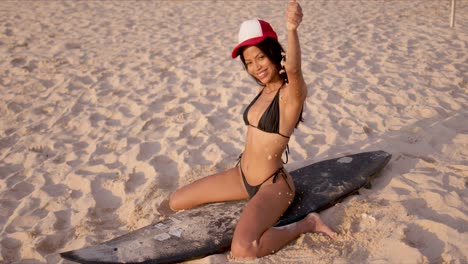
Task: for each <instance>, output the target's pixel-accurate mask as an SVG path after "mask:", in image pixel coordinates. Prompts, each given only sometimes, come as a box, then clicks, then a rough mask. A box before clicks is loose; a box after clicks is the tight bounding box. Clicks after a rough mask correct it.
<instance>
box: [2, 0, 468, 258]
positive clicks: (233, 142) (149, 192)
mask: <svg viewBox="0 0 468 264" xmlns="http://www.w3.org/2000/svg"><path fill="white" fill-rule="evenodd" d="M301 3H302V7H303V10H304V14H305V16H304V20H303V24H302V25H301V26H300V38H301V44H302V54H303V65H302V67H303V72H304V77H305V80H306V82H307V84H308V89H309V95H308V98H307V102H306V107H305V113H304V117H305V120H306V122H305V123H303V124H301V125H300V126H299V128H298V129H297V130H296V131H295V134H294V135H293V137H292V138H291V141H290V147H291V155H290V162H289V164H288V165H287V166H286V167H287V169H290V170H292V169H296V168H299V167H301V166H303V165H306V164H309V163H312V162H316V161H319V160H323V159H327V158H333V157H337V156H340V155H345V154H351V153H357V152H363V151H370V150H379V149H381V150H385V151H387V152H390V153H391V154H392V155H393V158H392V160H391V161H390V163H389V165H388V166H387V167H386V168H385V170H384V171H383V172H382V173H381V174H380V176H379V177H378V178H376V179H375V180H374V182H373V188H372V189H370V190H363V191H362V192H361V194H360V195H359V196H353V197H351V198H348V199H346V200H344V201H342V202H341V203H339V204H337V205H336V206H334V207H332V208H330V209H328V210H326V211H324V212H322V214H321V215H322V217H323V219H324V221H325V222H326V223H327V224H329V225H330V226H331V228H333V229H334V230H335V231H337V233H338V234H339V236H338V238H337V240H336V241H333V242H331V241H329V240H328V239H325V238H324V237H323V236H320V235H317V234H305V235H302V236H301V237H300V238H299V239H297V240H295V241H293V242H291V243H290V244H288V245H287V246H286V247H285V248H284V249H282V250H281V251H279V252H277V253H276V254H274V255H271V256H267V257H264V258H261V259H259V260H257V261H255V263H468V253H467V252H468V250H467V249H468V235H467V231H468V216H467V208H468V207H467V203H468V196H467V195H468V191H467V179H468V161H467V157H468V122H467V120H468V108H467V107H468V52H467V51H468V20H467V18H468V17H467V16H466V14H468V1H457V13H456V22H455V27H454V28H450V26H449V21H450V1H318V0H317V1H301ZM285 5H286V1H249V4H246V2H245V1H225V2H223V1H188V0H187V1H1V2H0V54H1V57H0V208H1V210H0V246H1V254H0V262H1V263H69V262H67V261H64V260H62V259H61V258H60V256H59V255H58V254H59V252H63V251H66V250H71V249H76V248H80V247H82V246H86V245H92V244H95V243H99V242H102V241H105V240H108V239H111V238H113V237H115V236H117V235H122V234H124V233H126V232H128V231H131V230H135V229H137V228H139V227H142V226H145V225H147V224H150V223H152V222H154V221H155V220H157V219H158V218H159V214H158V212H157V208H158V206H159V204H160V203H161V201H162V200H163V199H165V198H166V197H167V196H168V195H169V194H170V193H171V192H172V191H174V190H175V189H176V188H178V187H179V186H182V185H184V184H187V183H189V182H191V181H193V180H194V179H197V178H199V177H203V176H204V175H207V174H209V173H213V172H216V171H220V170H223V169H225V168H228V167H231V166H233V165H234V164H235V160H236V157H237V155H238V154H239V153H240V152H241V151H242V149H243V144H244V136H245V131H246V128H245V125H244V124H243V122H242V117H241V113H242V110H243V109H244V107H246V105H247V104H248V103H249V102H250V100H251V99H252V98H253V97H254V96H255V94H256V91H257V85H256V84H255V83H254V82H253V81H252V80H251V79H250V78H249V76H248V75H247V74H246V73H245V71H244V70H243V67H242V65H241V63H240V61H239V60H232V59H231V58H230V52H231V49H232V47H233V46H234V45H235V44H236V41H237V40H236V38H237V30H238V26H239V25H240V23H241V22H242V21H243V20H246V19H250V18H254V17H259V18H262V19H265V20H267V21H269V22H270V23H271V24H272V25H273V27H274V28H275V29H276V31H277V32H278V34H279V36H280V41H281V42H283V43H284V45H285V32H286V29H285V25H284V10H285ZM228 261H231V262H232V260H231V259H230V258H229V253H228V252H227V253H225V254H217V255H213V256H209V257H206V258H204V259H201V260H197V261H194V262H193V263H225V262H228Z"/></svg>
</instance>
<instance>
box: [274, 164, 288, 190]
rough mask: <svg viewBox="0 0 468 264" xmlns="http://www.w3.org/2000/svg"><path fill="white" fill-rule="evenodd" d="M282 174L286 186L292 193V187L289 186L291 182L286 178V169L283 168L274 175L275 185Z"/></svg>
mask: <svg viewBox="0 0 468 264" xmlns="http://www.w3.org/2000/svg"><path fill="white" fill-rule="evenodd" d="M279 174H281V176H282V177H283V179H284V181H285V182H286V184H287V185H288V188H289V190H290V191H291V192H292V191H293V190H292V188H291V186H290V185H289V182H288V177H287V176H286V172H285V171H284V167H281V168H279V169H278V170H277V171H276V172H275V174H273V175H274V177H273V183H276V180H277V179H278V175H279Z"/></svg>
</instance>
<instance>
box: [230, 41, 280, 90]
mask: <svg viewBox="0 0 468 264" xmlns="http://www.w3.org/2000/svg"><path fill="white" fill-rule="evenodd" d="M255 46H256V47H257V48H259V49H260V50H261V51H262V52H263V53H264V54H265V55H266V56H267V57H268V59H270V60H271V61H272V62H273V64H275V65H276V69H277V70H278V73H279V75H280V78H281V79H283V82H284V83H287V82H288V75H287V74H286V70H285V69H284V66H283V65H282V63H281V62H282V61H283V60H284V61H285V60H286V56H285V55H286V53H285V52H284V49H283V47H282V46H281V44H280V43H279V42H278V41H277V40H276V39H274V38H266V39H265V40H263V41H262V42H260V43H258V44H257V45H255ZM245 48H246V47H242V48H241V49H240V50H239V55H240V59H241V61H242V63H243V64H244V68H245V70H247V65H246V64H245V58H244V49H245ZM283 63H284V62H283ZM250 76H252V78H254V79H255V81H256V82H257V83H258V84H259V85H261V86H265V84H263V83H262V82H261V81H260V80H259V79H257V78H255V76H253V75H250Z"/></svg>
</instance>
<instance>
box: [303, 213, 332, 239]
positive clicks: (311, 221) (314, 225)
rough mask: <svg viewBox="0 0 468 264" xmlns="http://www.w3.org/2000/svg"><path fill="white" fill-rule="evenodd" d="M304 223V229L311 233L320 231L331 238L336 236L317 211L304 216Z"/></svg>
mask: <svg viewBox="0 0 468 264" xmlns="http://www.w3.org/2000/svg"><path fill="white" fill-rule="evenodd" d="M304 222H305V223H306V226H307V227H306V231H307V232H313V233H322V234H325V235H327V236H328V237H330V238H331V239H332V240H334V239H335V238H336V233H335V232H333V231H332V230H331V229H330V228H329V227H328V226H327V225H326V224H325V223H324V222H323V221H322V219H321V218H320V216H319V214H317V213H310V214H309V215H307V216H306V217H305V218H304Z"/></svg>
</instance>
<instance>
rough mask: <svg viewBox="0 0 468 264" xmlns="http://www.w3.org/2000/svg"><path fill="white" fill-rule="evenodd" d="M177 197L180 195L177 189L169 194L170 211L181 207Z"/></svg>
mask: <svg viewBox="0 0 468 264" xmlns="http://www.w3.org/2000/svg"><path fill="white" fill-rule="evenodd" d="M179 198H180V195H179V193H178V192H177V191H175V192H173V193H172V194H171V195H170V196H169V209H171V210H172V211H179V210H182V209H183V208H182V205H181V202H180V199H179Z"/></svg>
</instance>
